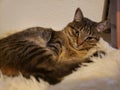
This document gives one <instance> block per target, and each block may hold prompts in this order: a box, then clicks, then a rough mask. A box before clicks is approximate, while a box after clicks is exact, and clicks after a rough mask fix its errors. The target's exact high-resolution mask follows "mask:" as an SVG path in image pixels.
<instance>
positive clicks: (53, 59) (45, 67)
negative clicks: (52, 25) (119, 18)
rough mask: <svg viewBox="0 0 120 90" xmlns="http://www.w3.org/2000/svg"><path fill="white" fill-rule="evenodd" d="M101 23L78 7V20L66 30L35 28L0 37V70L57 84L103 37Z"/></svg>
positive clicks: (76, 15)
mask: <svg viewBox="0 0 120 90" xmlns="http://www.w3.org/2000/svg"><path fill="white" fill-rule="evenodd" d="M97 26H98V23H96V22H93V21H91V20H89V19H87V18H83V16H82V12H81V10H80V9H77V11H76V13H75V17H74V21H73V22H71V23H69V24H68V25H67V26H66V27H65V28H64V29H63V30H61V31H54V30H52V29H46V28H41V27H33V28H29V29H27V30H24V31H22V32H18V33H16V34H13V35H11V36H8V37H6V38H3V39H1V40H0V69H1V71H2V73H3V74H6V75H13V76H14V75H18V74H19V72H21V73H22V74H23V75H24V76H25V77H30V76H31V75H33V76H35V77H36V78H37V79H38V78H39V77H40V78H42V79H44V80H45V81H47V82H49V83H50V84H55V83H57V82H59V81H61V80H62V78H63V77H64V76H66V75H68V74H70V73H72V71H73V70H75V68H77V67H78V66H79V65H80V64H81V63H82V62H87V58H89V57H88V56H87V54H88V52H89V51H90V50H91V49H92V48H95V46H96V43H97V42H98V40H99V32H98V31H97Z"/></svg>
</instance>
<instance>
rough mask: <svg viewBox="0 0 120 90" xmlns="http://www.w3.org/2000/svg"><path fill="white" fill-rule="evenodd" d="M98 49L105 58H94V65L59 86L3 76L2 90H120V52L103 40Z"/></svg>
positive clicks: (32, 79)
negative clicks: (102, 52)
mask: <svg viewBox="0 0 120 90" xmlns="http://www.w3.org/2000/svg"><path fill="white" fill-rule="evenodd" d="M98 47H99V48H100V49H102V50H104V51H105V52H106V55H105V56H103V58H100V57H92V58H91V59H92V60H93V61H94V63H84V64H85V65H88V66H87V67H81V68H78V70H77V71H75V72H73V73H72V74H71V75H68V76H66V77H65V78H64V80H63V81H62V82H61V83H59V84H57V85H54V86H51V85H49V84H48V83H46V82H44V81H41V82H40V83H39V82H37V81H36V80H35V79H34V78H33V77H31V79H25V78H24V77H22V75H19V76H18V77H14V78H10V77H6V76H4V75H2V74H1V76H0V90H120V50H117V49H114V48H112V47H111V46H110V45H109V44H108V43H107V42H105V41H104V40H102V39H101V40H100V42H99V43H98Z"/></svg>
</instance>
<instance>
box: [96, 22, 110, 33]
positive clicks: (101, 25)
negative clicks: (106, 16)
mask: <svg viewBox="0 0 120 90" xmlns="http://www.w3.org/2000/svg"><path fill="white" fill-rule="evenodd" d="M108 29H110V20H105V21H102V22H100V23H98V24H97V30H98V32H103V31H105V30H108Z"/></svg>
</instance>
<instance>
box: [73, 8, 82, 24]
mask: <svg viewBox="0 0 120 90" xmlns="http://www.w3.org/2000/svg"><path fill="white" fill-rule="evenodd" d="M82 18H83V13H82V11H81V9H80V8H77V9H76V12H75V15H74V21H76V22H80V21H81V20H82Z"/></svg>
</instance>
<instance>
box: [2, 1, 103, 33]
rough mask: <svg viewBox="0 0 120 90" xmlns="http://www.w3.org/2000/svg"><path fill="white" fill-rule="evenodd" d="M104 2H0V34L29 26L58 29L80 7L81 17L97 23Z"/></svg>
mask: <svg viewBox="0 0 120 90" xmlns="http://www.w3.org/2000/svg"><path fill="white" fill-rule="evenodd" d="M103 4H104V0H0V34H2V33H3V32H6V31H10V30H21V29H23V28H27V27H32V26H42V27H52V28H54V29H56V30H61V29H62V28H63V27H64V26H65V25H66V24H67V23H68V22H70V21H72V20H73V16H74V12H75V9H76V8H77V7H80V8H81V9H82V11H83V13H84V16H86V17H88V18H91V19H92V20H95V21H100V20H101V18H102V11H103V6H104V5H103Z"/></svg>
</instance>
